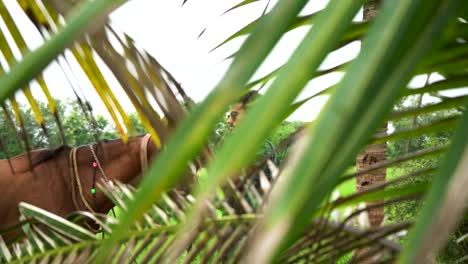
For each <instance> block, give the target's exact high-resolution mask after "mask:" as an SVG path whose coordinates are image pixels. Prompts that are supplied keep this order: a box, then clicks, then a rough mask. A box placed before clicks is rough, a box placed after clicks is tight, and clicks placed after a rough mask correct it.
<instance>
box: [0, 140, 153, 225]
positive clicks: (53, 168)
mask: <svg viewBox="0 0 468 264" xmlns="http://www.w3.org/2000/svg"><path fill="white" fill-rule="evenodd" d="M157 151H158V150H157V147H156V145H155V144H154V143H153V141H152V140H150V135H149V134H148V135H145V136H139V137H133V138H130V139H129V142H128V144H124V143H123V142H122V140H109V141H104V142H101V143H98V144H93V145H85V146H79V147H75V148H71V147H68V146H62V147H59V148H56V149H53V150H49V149H39V150H34V151H32V152H31V157H32V164H33V168H32V170H31V169H30V165H29V162H28V158H27V156H26V155H24V154H23V155H20V156H16V157H14V158H12V159H10V162H11V164H12V167H13V169H14V172H12V171H11V169H10V166H9V164H8V160H0V171H1V172H2V174H1V175H0V190H2V194H1V195H0V230H3V229H5V228H7V227H11V226H13V225H15V224H16V223H18V222H19V211H18V204H19V203H20V202H26V203H30V204H33V205H35V206H38V207H40V208H43V209H45V210H47V211H49V212H52V213H54V214H57V215H60V216H63V217H66V216H67V215H69V214H70V213H72V212H74V211H78V210H82V211H91V212H98V213H107V212H108V211H109V210H110V209H111V208H112V207H113V206H114V205H113V204H112V202H111V201H110V200H109V199H107V197H105V195H104V194H103V193H102V192H101V191H100V190H99V189H98V188H97V187H96V185H97V184H98V183H101V182H102V181H108V180H109V181H113V180H117V181H119V182H122V183H126V184H131V185H136V184H137V183H138V181H139V179H140V178H141V177H139V176H140V175H141V171H142V169H143V170H144V169H146V166H147V164H148V159H149V158H151V157H152V156H153V155H154V154H156V153H157Z"/></svg>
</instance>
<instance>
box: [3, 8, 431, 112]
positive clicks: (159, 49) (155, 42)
mask: <svg viewBox="0 0 468 264" xmlns="http://www.w3.org/2000/svg"><path fill="white" fill-rule="evenodd" d="M239 2H241V0H223V1H219V0H204V1H199V0H189V1H188V2H187V3H186V4H185V5H184V6H181V3H182V0H180V1H174V0H164V1H155V0H132V1H129V2H128V3H126V4H125V5H123V6H122V7H120V8H119V9H118V10H116V11H115V12H114V13H113V14H111V21H112V25H113V26H115V27H116V28H117V29H118V30H121V31H124V32H126V33H127V34H129V35H130V36H131V37H132V38H133V39H134V40H135V41H136V43H137V44H138V45H139V46H140V47H142V48H144V49H145V50H147V51H148V52H149V53H150V54H152V55H153V56H154V57H155V58H156V59H157V60H158V61H159V62H160V63H161V64H162V65H163V66H164V67H166V69H168V70H169V71H170V72H171V73H172V74H173V75H174V76H175V78H176V80H177V81H179V82H180V83H181V84H182V86H183V88H184V89H185V90H186V92H187V93H188V94H189V95H190V96H191V97H192V98H193V99H195V101H201V100H203V98H204V97H205V96H206V95H207V94H208V93H209V92H210V91H211V90H212V89H213V88H214V87H215V85H216V84H217V82H218V81H219V80H220V79H221V77H222V76H223V74H224V73H225V71H226V70H227V68H228V66H229V63H230V61H229V60H224V58H226V57H227V56H229V55H231V54H232V53H233V52H234V51H236V50H237V49H238V48H239V46H240V44H241V43H242V41H243V40H244V39H245V38H242V39H236V40H235V41H232V42H230V43H228V44H227V45H225V46H223V47H222V48H220V49H218V50H215V51H213V52H209V51H210V50H211V49H212V48H213V47H215V46H216V45H217V44H219V43H220V42H222V41H223V40H224V39H226V38H227V37H228V36H230V35H231V34H233V33H234V32H236V31H238V30H239V29H241V28H242V27H243V26H245V25H247V24H248V23H249V22H251V21H253V20H254V19H256V18H258V17H259V16H260V15H261V14H262V12H263V10H264V9H265V6H266V4H267V2H268V0H260V1H258V2H254V3H252V4H249V5H247V6H244V7H241V8H239V9H237V10H235V11H232V12H229V13H227V14H224V15H222V14H223V12H224V11H226V10H227V9H229V8H231V7H232V6H234V5H235V4H237V3H239ZM275 2H276V1H275V0H273V1H271V3H270V8H271V7H273V5H274V3H275ZM327 2H328V0H314V1H310V4H309V5H308V6H306V8H305V9H304V10H303V12H302V14H310V13H312V12H314V11H316V10H319V9H322V8H323V7H324V6H325V5H326V3H327ZM5 3H6V5H7V7H8V8H9V9H10V12H12V13H13V14H14V19H15V20H16V21H17V23H19V24H21V25H22V26H21V31H22V32H23V34H24V35H25V36H27V37H28V39H27V43H28V45H29V47H30V48H31V49H34V48H36V47H38V46H39V45H41V44H42V39H41V37H40V35H39V33H38V32H37V31H36V30H35V28H34V26H33V25H32V24H31V23H29V22H28V20H27V18H26V17H25V16H24V14H22V12H21V11H20V9H19V6H17V4H16V1H14V0H6V1H5ZM361 17H362V12H359V13H358V14H357V15H356V18H355V20H360V19H361ZM0 28H1V29H2V31H4V32H5V30H4V29H5V25H4V23H3V21H1V20H0ZM204 28H207V30H206V31H205V33H204V35H203V36H202V37H201V38H198V35H199V34H200V32H201V31H202V30H203V29H204ZM307 30H308V27H302V28H299V29H296V30H294V31H292V32H290V33H288V34H286V35H285V37H283V39H282V40H281V41H280V43H279V44H278V45H277V47H275V49H274V50H273V52H272V54H270V56H269V57H268V58H267V60H266V61H265V63H264V64H263V65H262V67H261V68H260V69H259V71H258V72H257V73H256V75H255V76H254V78H253V79H256V78H258V77H261V76H263V75H265V74H267V73H269V72H270V71H271V70H273V69H275V68H276V67H278V66H280V65H281V64H283V63H284V62H285V61H286V60H287V58H288V57H289V55H290V54H291V53H292V51H293V50H294V48H295V47H296V46H297V45H298V43H299V41H300V40H301V38H302V37H303V36H304V34H305V33H306V31H307ZM8 37H9V36H7V38H8ZM359 46H360V45H359V43H358V42H355V43H352V44H351V45H348V46H347V47H344V48H342V49H340V50H339V51H336V52H334V53H331V54H330V55H329V57H328V58H327V59H326V60H325V62H324V64H323V65H322V68H329V67H332V66H335V65H338V64H339V63H342V62H344V61H347V60H350V59H352V58H353V57H355V56H356V55H357V53H358V52H359ZM15 54H16V55H17V58H20V57H21V56H20V55H19V52H17V51H16V53H15ZM0 62H1V63H2V65H3V66H4V68H7V66H6V64H5V60H4V59H3V57H2V56H0ZM61 66H62V68H63V69H64V70H65V72H70V68H69V67H68V66H67V65H66V64H65V63H63V61H62V63H61ZM70 67H71V68H72V69H74V70H75V74H74V75H71V74H67V75H64V74H63V71H62V70H61V67H59V65H58V64H57V63H52V64H51V65H50V66H49V67H48V68H47V70H46V71H45V73H44V75H45V79H46V82H47V83H48V85H49V87H51V90H52V92H53V94H54V96H55V97H58V98H65V97H71V98H73V97H74V96H73V93H72V90H71V89H70V84H69V81H68V80H67V78H68V79H69V80H70V82H71V83H72V84H73V86H74V87H75V88H76V89H77V90H78V91H83V94H84V96H85V97H86V98H87V99H88V100H90V101H91V102H92V104H93V106H94V110H95V113H99V114H102V115H104V116H107V117H108V114H107V111H106V110H105V108H104V106H103V105H102V103H101V102H100V100H99V98H98V96H97V94H96V93H95V91H94V90H93V88H92V86H91V84H90V83H89V81H87V79H86V78H85V77H84V73H82V72H81V71H76V69H78V65H76V64H72V65H71V66H70ZM340 78H341V74H338V73H335V74H329V75H326V76H323V77H321V78H318V79H315V80H313V81H311V82H310V83H309V84H308V86H307V88H306V89H305V90H304V92H303V93H302V94H301V95H300V96H299V98H298V99H301V98H305V97H307V96H309V95H311V94H314V93H315V92H316V91H319V90H321V89H323V88H325V87H328V86H330V85H332V84H334V83H336V82H337V81H339V79H340ZM110 83H111V86H112V87H113V88H114V86H115V87H119V85H118V83H117V82H116V81H115V80H110ZM413 83H414V85H413V86H420V85H422V84H423V83H424V77H420V78H417V79H416V81H415V82H413ZM32 86H33V93H34V94H35V95H37V97H38V98H44V97H43V96H42V93H41V92H40V89H39V87H37V85H35V84H33V85H32ZM116 93H117V97H118V98H119V99H121V103H122V104H123V105H124V106H125V109H132V107H131V104H130V102H129V100H128V99H127V98H126V96H125V94H124V92H123V91H122V90H121V89H116ZM20 99H21V98H20ZM325 101H326V98H325V97H323V96H322V97H318V98H316V99H314V100H311V101H310V102H308V103H307V104H306V105H304V106H303V107H302V108H301V109H299V110H298V111H297V112H296V113H294V114H293V115H292V116H291V117H290V118H289V119H290V120H303V121H310V120H313V119H314V118H315V117H316V115H317V114H318V112H319V110H320V108H321V107H322V106H323V104H324V103H325Z"/></svg>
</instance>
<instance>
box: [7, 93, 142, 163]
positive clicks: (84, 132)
mask: <svg viewBox="0 0 468 264" xmlns="http://www.w3.org/2000/svg"><path fill="white" fill-rule="evenodd" d="M38 105H39V107H40V109H41V112H42V113H43V115H44V119H45V124H46V129H47V133H48V136H46V135H45V134H44V132H43V130H42V129H41V128H40V127H39V126H38V125H37V123H36V121H35V119H34V115H33V113H32V111H31V109H30V108H29V107H27V106H25V105H20V111H21V116H22V118H23V123H24V127H25V132H24V131H21V132H20V129H19V127H18V126H17V125H15V127H14V128H12V127H10V126H9V123H8V122H7V117H6V115H5V112H4V111H3V110H0V137H1V139H2V141H3V144H4V145H5V150H6V152H7V153H4V152H3V151H2V152H0V158H2V159H4V158H7V157H13V156H16V155H19V154H21V153H23V152H24V151H25V148H24V143H23V142H22V141H20V140H18V137H17V136H16V135H15V134H16V133H15V131H14V129H15V130H16V131H18V132H19V135H20V136H25V135H26V136H27V139H28V142H29V144H30V147H31V148H32V149H38V148H46V147H54V146H58V145H60V144H61V142H60V136H59V134H58V133H59V132H58V128H57V124H56V122H55V120H54V117H53V116H52V115H51V114H50V112H49V110H48V109H47V107H46V105H45V104H44V103H43V102H38ZM57 109H58V115H59V116H60V118H61V122H62V127H63V130H64V134H65V139H66V141H67V144H68V145H71V146H80V145H85V144H91V143H94V142H95V141H96V140H95V134H94V133H98V135H99V138H100V139H115V138H118V137H119V135H118V133H117V131H116V129H115V127H114V126H112V124H111V123H110V122H109V120H108V119H106V118H105V117H104V116H102V115H97V116H96V124H97V129H95V128H94V125H93V122H91V121H90V120H88V119H87V117H86V115H85V114H84V113H83V109H82V108H81V107H80V105H79V104H78V103H77V102H76V101H73V100H71V99H67V100H65V101H64V102H62V101H57ZM7 111H8V114H9V115H10V116H11V117H12V118H14V115H13V112H12V111H11V109H10V108H7ZM129 116H130V118H131V121H132V125H133V127H134V128H135V132H136V133H137V134H144V133H146V131H145V129H144V128H143V126H142V124H141V122H140V120H139V119H138V117H137V115H136V113H131V114H130V115H129ZM14 122H15V121H14Z"/></svg>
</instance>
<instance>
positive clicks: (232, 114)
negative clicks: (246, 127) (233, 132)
mask: <svg viewBox="0 0 468 264" xmlns="http://www.w3.org/2000/svg"><path fill="white" fill-rule="evenodd" d="M237 114H238V113H237V112H231V113H230V114H229V115H230V116H231V117H233V118H235V117H236V116H237Z"/></svg>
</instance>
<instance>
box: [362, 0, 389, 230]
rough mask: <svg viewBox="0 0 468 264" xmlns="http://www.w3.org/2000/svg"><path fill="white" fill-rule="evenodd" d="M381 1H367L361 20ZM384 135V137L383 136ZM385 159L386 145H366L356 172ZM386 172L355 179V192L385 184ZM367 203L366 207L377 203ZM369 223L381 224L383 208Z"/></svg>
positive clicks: (375, 10)
mask: <svg viewBox="0 0 468 264" xmlns="http://www.w3.org/2000/svg"><path fill="white" fill-rule="evenodd" d="M381 3H382V0H369V1H367V3H366V4H365V5H364V12H363V15H364V17H363V19H364V20H369V19H373V18H374V17H375V16H377V13H378V10H379V8H380V5H381ZM377 133H378V134H379V135H382V134H384V133H385V134H386V133H387V123H385V124H384V125H383V126H382V127H381V128H380V129H379V130H378V131H377ZM385 134H384V135H385ZM386 159H387V144H386V143H383V144H374V145H368V146H366V147H365V148H364V150H363V151H362V152H361V153H360V154H359V155H358V156H357V158H356V170H357V171H358V172H360V171H362V170H365V169H367V168H368V167H369V166H370V165H372V164H374V163H377V162H381V161H384V160H386ZM386 174H387V173H386V170H385V169H379V170H374V171H371V172H369V173H366V174H362V175H359V176H357V179H356V189H357V192H361V191H363V190H365V189H367V188H369V187H370V186H372V185H375V184H379V183H383V182H385V177H386ZM378 202H380V201H377V202H373V203H367V206H369V205H372V204H375V203H378ZM368 218H369V223H370V225H371V226H379V225H381V224H382V222H383V219H384V208H383V207H379V208H374V209H370V210H369V211H368Z"/></svg>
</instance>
